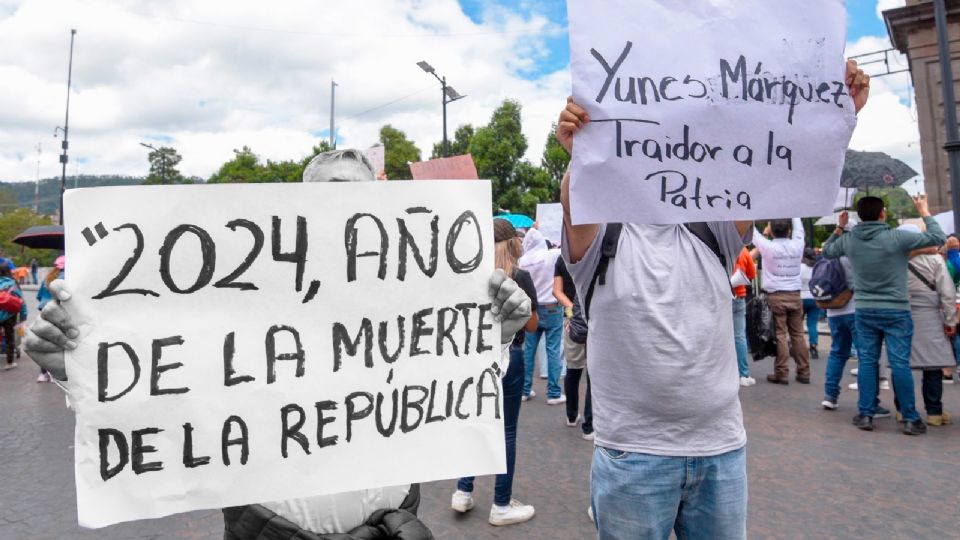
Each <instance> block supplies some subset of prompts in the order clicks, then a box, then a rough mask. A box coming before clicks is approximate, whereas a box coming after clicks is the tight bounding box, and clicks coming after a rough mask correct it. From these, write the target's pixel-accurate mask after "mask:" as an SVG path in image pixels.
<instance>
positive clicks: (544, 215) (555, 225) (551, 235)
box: [537, 203, 563, 246]
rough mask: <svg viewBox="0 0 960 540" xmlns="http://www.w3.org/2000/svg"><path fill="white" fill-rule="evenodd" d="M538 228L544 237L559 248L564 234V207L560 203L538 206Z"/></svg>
mask: <svg viewBox="0 0 960 540" xmlns="http://www.w3.org/2000/svg"><path fill="white" fill-rule="evenodd" d="M537 226H538V227H539V228H540V232H542V233H543V236H545V237H547V239H548V240H550V241H551V242H553V244H554V245H555V246H559V245H560V238H561V236H562V235H561V233H562V232H563V205H562V204H560V203H552V204H538V205H537Z"/></svg>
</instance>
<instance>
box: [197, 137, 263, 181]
mask: <svg viewBox="0 0 960 540" xmlns="http://www.w3.org/2000/svg"><path fill="white" fill-rule="evenodd" d="M233 154H234V155H233V159H231V160H230V161H228V162H226V163H224V164H223V165H221V166H220V170H218V171H217V172H215V173H213V176H211V177H210V180H208V182H209V183H211V184H249V183H254V182H262V181H263V180H262V177H263V167H262V166H261V165H260V158H259V157H257V155H256V154H254V153H253V150H251V149H250V147H249V146H244V147H243V148H241V149H240V150H236V149H234V151H233Z"/></svg>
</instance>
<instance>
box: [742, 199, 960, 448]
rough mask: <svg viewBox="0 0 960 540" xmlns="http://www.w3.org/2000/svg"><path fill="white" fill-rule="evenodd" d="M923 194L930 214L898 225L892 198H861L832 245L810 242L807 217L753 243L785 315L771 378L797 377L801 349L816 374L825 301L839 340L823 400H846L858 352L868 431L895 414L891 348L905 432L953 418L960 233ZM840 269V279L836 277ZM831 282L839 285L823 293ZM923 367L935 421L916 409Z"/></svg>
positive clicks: (804, 365) (802, 363) (804, 377)
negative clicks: (949, 397)
mask: <svg viewBox="0 0 960 540" xmlns="http://www.w3.org/2000/svg"><path fill="white" fill-rule="evenodd" d="M914 202H915V205H916V208H917V211H918V213H919V215H920V216H921V219H920V220H918V222H917V223H907V224H904V225H900V226H899V227H897V228H892V227H891V226H890V225H889V224H888V223H887V213H886V210H885V208H884V202H883V199H880V198H878V197H869V196H868V197H863V198H861V199H860V200H859V201H858V202H857V214H858V217H859V221H860V222H859V224H858V225H857V226H855V227H853V226H851V223H850V220H849V214H848V213H847V212H844V213H842V214H841V215H840V219H839V225H838V227H837V228H836V230H835V231H834V232H833V234H832V235H831V236H830V238H828V239H827V241H826V242H825V243H824V245H823V247H822V250H816V249H814V248H812V247H806V243H805V241H804V229H803V225H802V224H801V222H800V220H799V219H793V220H773V221H772V222H770V225H769V226H768V227H767V229H766V230H765V231H764V235H762V236H761V235H757V234H755V236H754V239H755V240H754V243H755V245H756V249H755V250H754V252H753V253H754V255H755V256H756V257H757V258H758V259H759V261H760V263H761V266H762V268H763V271H762V278H763V279H762V281H761V288H762V290H763V291H764V292H765V293H766V294H767V298H768V301H769V304H770V308H771V310H772V312H773V316H774V320H775V325H776V337H777V357H776V362H775V368H774V373H771V374H769V375H768V376H767V380H768V381H769V382H771V383H775V384H789V377H788V375H789V364H788V362H789V359H790V357H791V356H792V357H793V358H794V360H795V362H796V376H795V380H796V381H797V382H800V383H803V384H809V383H810V369H811V368H810V361H809V359H810V358H817V357H818V356H819V351H818V341H819V335H818V334H819V333H818V329H817V325H818V323H819V321H820V316H821V309H820V308H821V307H823V308H824V309H823V310H822V311H825V316H826V319H827V321H828V325H829V328H830V336H831V349H830V353H829V356H828V359H827V363H826V366H825V368H824V370H825V383H824V398H823V401H822V403H821V405H822V406H823V408H824V409H825V410H828V411H835V410H837V409H838V408H839V404H838V400H839V397H840V391H841V384H840V383H841V379H842V377H843V374H844V371H845V369H846V368H845V366H846V364H847V361H848V360H849V359H850V358H851V357H852V356H853V355H855V356H856V358H857V367H856V368H854V369H853V370H851V371H852V373H853V374H854V375H856V377H857V381H856V383H855V384H852V385H850V387H851V388H853V389H857V390H858V391H859V397H858V403H857V409H858V411H857V415H856V416H854V417H853V424H854V425H856V426H857V427H858V428H860V429H862V430H866V431H870V430H873V429H874V424H873V421H874V419H875V418H886V417H889V416H891V411H890V410H888V409H886V408H885V407H883V406H881V405H880V400H879V390H880V388H881V385H882V383H883V382H885V381H883V380H882V377H881V375H880V372H881V371H882V368H883V364H884V363H883V362H882V361H881V357H882V356H885V357H886V359H887V361H886V364H887V366H888V367H889V370H890V373H891V379H892V382H893V390H894V395H895V399H894V404H895V408H896V411H897V412H896V417H897V421H898V422H900V423H901V425H902V427H901V429H902V431H903V433H905V434H907V435H920V434H923V433H926V430H927V425H934V426H942V425H946V424H949V423H950V422H951V421H950V415H949V413H947V412H946V411H944V410H943V404H942V395H943V384H944V383H945V382H946V383H948V384H952V382H953V378H952V377H953V370H954V369H955V367H956V364H957V359H958V358H960V355H958V352H960V347H957V346H956V335H957V285H958V284H960V279H958V278H960V272H957V268H958V266H957V265H958V263H960V242H958V241H957V239H956V237H951V238H950V239H949V241H948V239H947V238H946V237H945V235H944V234H943V231H942V230H941V228H940V226H939V224H938V223H937V221H936V220H935V219H933V218H932V217H931V216H930V212H929V209H928V208H927V203H926V198H925V196H923V195H921V196H918V197H917V198H915V200H914ZM768 237H769V238H768ZM732 279H733V278H732ZM830 279H832V280H834V281H836V282H837V283H836V284H830V283H828V282H827V281H828V280H830ZM827 289H830V290H831V295H829V296H830V297H829V298H823V297H824V296H825V295H824V292H825V291H826V290H827ZM818 297H821V298H823V299H822V300H818ZM734 312H735V313H737V307H736V305H735V307H734ZM804 317H806V319H807V331H806V336H807V340H806V341H805V339H804V330H803V319H804ZM913 371H920V372H921V375H920V376H921V377H922V381H923V383H922V386H921V387H922V397H923V402H924V409H925V412H926V415H927V416H926V422H924V420H923V419H922V418H921V417H920V414H919V412H918V411H917V409H916V403H915V396H914V379H913ZM741 374H742V371H741ZM741 381H742V380H741ZM741 384H744V383H743V382H741ZM744 386H747V384H744Z"/></svg>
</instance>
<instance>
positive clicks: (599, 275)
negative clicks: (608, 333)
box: [583, 222, 727, 320]
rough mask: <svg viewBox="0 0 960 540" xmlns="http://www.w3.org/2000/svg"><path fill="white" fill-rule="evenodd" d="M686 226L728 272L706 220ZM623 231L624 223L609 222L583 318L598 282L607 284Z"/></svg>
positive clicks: (588, 309) (588, 318) (718, 243)
mask: <svg viewBox="0 0 960 540" xmlns="http://www.w3.org/2000/svg"><path fill="white" fill-rule="evenodd" d="M684 226H685V227H686V228H687V230H689V231H690V232H692V233H693V235H694V236H696V237H697V238H699V239H700V241H701V242H703V243H704V244H706V246H707V247H708V248H710V251H712V252H713V254H714V255H716V256H717V259H718V260H719V261H720V265H721V266H722V267H723V268H724V272H726V267H727V258H726V256H724V254H723V252H722V251H720V242H718V241H717V237H716V235H714V234H713V231H711V230H710V227H709V226H707V224H706V223H704V222H696V223H684ZM621 232H623V223H608V224H607V230H606V232H604V234H603V240H602V243H601V244H600V261H599V262H597V269H596V271H595V272H594V273H593V278H592V279H591V280H590V286H589V287H588V288H587V295H586V296H585V297H584V299H583V318H584V319H586V320H590V302H591V301H592V300H593V290H594V287H596V285H597V284H600V285H606V284H607V267H608V266H610V259H612V258H614V257H616V256H617V248H618V247H619V245H620V233H621Z"/></svg>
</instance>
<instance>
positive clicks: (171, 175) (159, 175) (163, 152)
mask: <svg viewBox="0 0 960 540" xmlns="http://www.w3.org/2000/svg"><path fill="white" fill-rule="evenodd" d="M182 159H183V158H182V157H181V156H180V154H179V153H177V151H176V150H174V149H173V148H171V147H169V146H161V147H160V148H157V149H156V150H151V151H150V153H149V154H148V155H147V160H149V161H150V174H148V175H147V179H146V180H144V181H143V183H144V184H184V183H189V181H188V180H187V179H186V178H184V176H183V175H182V174H180V171H178V170H177V165H179V164H180V161H181V160H182Z"/></svg>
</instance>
